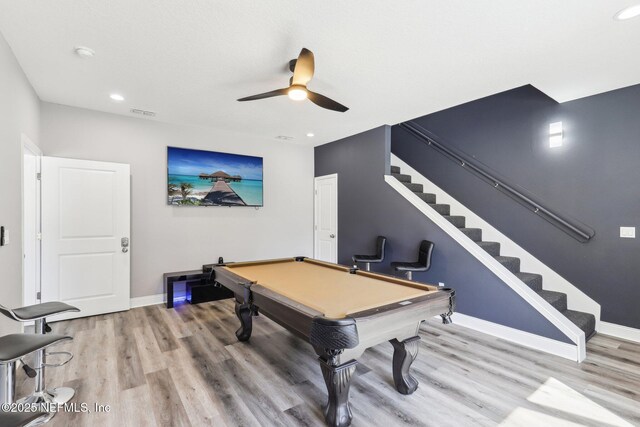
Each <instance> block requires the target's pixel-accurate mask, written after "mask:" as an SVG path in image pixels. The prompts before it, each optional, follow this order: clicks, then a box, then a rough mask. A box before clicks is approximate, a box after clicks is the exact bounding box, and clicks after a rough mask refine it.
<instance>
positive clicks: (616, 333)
mask: <svg viewBox="0 0 640 427" xmlns="http://www.w3.org/2000/svg"><path fill="white" fill-rule="evenodd" d="M597 331H598V333H599V334H603V335H611V336H612V337H616V338H622V339H624V340H627V341H633V342H637V343H640V329H635V328H630V327H629V326H623V325H618V324H615V323H609V322H602V321H601V322H600V327H599V328H598V329H597Z"/></svg>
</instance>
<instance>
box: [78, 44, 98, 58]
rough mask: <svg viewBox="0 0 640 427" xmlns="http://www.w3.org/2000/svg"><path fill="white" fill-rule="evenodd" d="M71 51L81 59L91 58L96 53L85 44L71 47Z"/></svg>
mask: <svg viewBox="0 0 640 427" xmlns="http://www.w3.org/2000/svg"><path fill="white" fill-rule="evenodd" d="M73 51H74V52H75V53H76V55H78V56H79V57H80V58H82V59H90V58H93V57H94V56H95V54H96V52H95V51H94V50H93V49H91V48H89V47H86V46H77V47H75V48H74V49H73Z"/></svg>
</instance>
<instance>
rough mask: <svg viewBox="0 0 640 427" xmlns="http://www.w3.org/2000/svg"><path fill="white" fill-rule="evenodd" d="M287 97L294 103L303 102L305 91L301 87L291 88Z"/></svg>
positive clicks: (305, 97) (305, 95)
mask: <svg viewBox="0 0 640 427" xmlns="http://www.w3.org/2000/svg"><path fill="white" fill-rule="evenodd" d="M287 95H288V96H289V98H290V99H293V100H294V101H303V100H305V99H307V90H306V89H305V88H303V87H302V86H291V88H290V89H289V91H288V92H287Z"/></svg>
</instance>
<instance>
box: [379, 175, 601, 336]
mask: <svg viewBox="0 0 640 427" xmlns="http://www.w3.org/2000/svg"><path fill="white" fill-rule="evenodd" d="M391 175H392V176H393V177H394V178H396V179H397V180H398V181H400V182H401V183H402V184H403V185H404V186H406V187H407V188H408V189H409V190H411V191H413V192H414V193H415V194H416V195H417V196H418V197H419V198H420V199H421V200H422V201H423V202H425V203H427V204H428V205H429V206H430V207H431V208H433V209H434V210H435V211H436V212H438V213H439V214H440V215H442V217H443V218H445V219H446V220H448V221H449V222H450V223H452V224H453V225H454V226H455V227H457V228H458V229H459V230H460V231H461V232H462V233H463V234H464V235H466V236H467V237H468V238H469V239H471V240H472V241H473V242H475V243H476V244H477V245H478V246H480V247H481V248H482V249H484V250H485V251H486V252H487V253H489V255H491V256H492V257H493V258H495V259H496V261H498V262H499V263H500V264H502V265H503V266H504V267H505V268H506V269H507V270H509V271H510V272H511V273H513V274H514V275H515V276H516V277H517V278H518V279H519V280H521V281H522V282H523V283H524V284H526V285H527V286H528V287H529V288H531V289H532V290H533V291H534V292H536V293H537V294H538V295H540V296H541V297H542V298H543V299H544V300H545V301H547V302H548V303H549V304H550V305H551V306H552V307H554V308H555V309H556V310H558V311H559V312H560V313H562V314H563V315H564V316H565V317H566V318H567V319H569V320H570V321H571V322H572V323H574V324H575V325H576V326H577V327H578V328H580V329H581V330H582V331H583V332H584V335H585V338H586V339H587V340H588V339H589V338H591V336H593V334H594V333H595V326H596V319H595V316H594V315H593V314H590V313H584V312H581V311H575V310H569V309H568V308H567V295H566V294H564V293H562V292H555V291H549V290H545V289H543V288H542V275H540V274H536V273H527V272H522V271H520V258H516V257H510V256H504V255H501V254H500V243H498V242H487V241H483V240H482V230H481V229H480V228H467V227H466V226H465V225H466V224H465V217H464V216H459V215H451V211H450V206H449V205H447V204H438V203H437V201H436V195H435V194H430V193H424V192H423V186H422V184H416V183H413V182H411V175H404V174H402V172H401V170H400V168H399V167H398V166H391Z"/></svg>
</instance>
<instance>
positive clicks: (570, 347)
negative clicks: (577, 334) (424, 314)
mask: <svg viewBox="0 0 640 427" xmlns="http://www.w3.org/2000/svg"><path fill="white" fill-rule="evenodd" d="M439 318H440V317H438V319H439ZM452 320H453V324H454V325H459V326H462V327H465V328H468V329H473V330H474V331H478V332H482V333H484V334H487V335H491V336H494V337H496V338H500V339H503V340H505V341H509V342H512V343H515V344H518V345H521V346H523V347H528V348H531V349H534V350H538V351H542V352H544V353H548V354H553V355H554V356H559V357H562V358H564V359H569V360H573V361H576V362H582V361H583V360H584V359H585V356H584V355H583V354H582V352H581V351H580V348H579V346H577V345H574V344H569V343H564V342H561V341H556V340H552V339H550V338H546V337H541V336H539V335H535V334H532V333H530V332H524V331H521V330H519V329H514V328H510V327H508V326H504V325H500V324H498V323H493V322H488V321H486V320H482V319H478V318H476V317H472V316H467V315H466V314H462V313H454V314H453V316H452ZM427 327H428V326H427Z"/></svg>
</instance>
